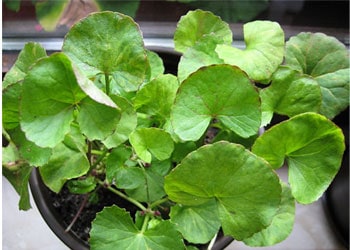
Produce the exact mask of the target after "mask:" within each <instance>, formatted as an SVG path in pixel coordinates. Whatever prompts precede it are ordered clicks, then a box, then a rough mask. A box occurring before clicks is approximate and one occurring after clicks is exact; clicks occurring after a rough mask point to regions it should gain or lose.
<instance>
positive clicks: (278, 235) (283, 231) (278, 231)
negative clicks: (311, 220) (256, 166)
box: [243, 183, 295, 247]
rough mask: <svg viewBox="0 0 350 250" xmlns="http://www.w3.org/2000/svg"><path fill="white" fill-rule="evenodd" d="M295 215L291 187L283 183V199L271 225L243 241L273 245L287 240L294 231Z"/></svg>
mask: <svg viewBox="0 0 350 250" xmlns="http://www.w3.org/2000/svg"><path fill="white" fill-rule="evenodd" d="M294 217H295V200H294V198H293V196H292V194H291V191H290V188H289V187H288V186H287V185H286V184H284V183H282V199H281V204H280V207H279V209H278V211H277V214H276V216H275V217H274V218H273V220H272V223H271V225H269V226H268V227H267V228H265V229H263V230H262V231H260V232H258V233H255V234H253V236H251V237H249V238H246V239H244V240H243V242H244V243H245V244H246V245H248V246H252V247H257V246H271V245H274V244H277V243H279V242H281V241H283V240H285V239H286V238H287V237H288V236H289V234H290V233H291V232H292V229H293V225H294Z"/></svg>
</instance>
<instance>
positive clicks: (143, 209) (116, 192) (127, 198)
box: [97, 179, 147, 211]
mask: <svg viewBox="0 0 350 250" xmlns="http://www.w3.org/2000/svg"><path fill="white" fill-rule="evenodd" d="M97 182H98V183H99V184H100V185H101V186H103V187H105V188H107V189H108V190H109V191H111V192H112V193H115V194H116V195H118V196H119V197H121V198H123V199H125V200H127V201H129V202H130V203H132V204H134V205H135V206H137V207H138V208H140V209H141V210H142V211H146V210H147V208H146V207H145V206H144V205H142V204H141V203H140V202H138V201H137V200H134V199H133V198H131V197H129V196H127V195H125V194H124V193H123V192H121V191H119V190H118V189H116V188H113V187H112V186H110V185H108V186H107V187H106V186H105V183H104V182H103V181H101V180H99V179H97Z"/></svg>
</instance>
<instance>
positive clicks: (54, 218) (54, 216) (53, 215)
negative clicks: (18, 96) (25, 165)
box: [29, 169, 233, 250]
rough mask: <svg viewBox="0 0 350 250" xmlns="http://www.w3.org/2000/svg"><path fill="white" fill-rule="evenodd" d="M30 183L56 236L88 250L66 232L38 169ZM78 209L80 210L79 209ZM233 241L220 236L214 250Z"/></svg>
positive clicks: (45, 218) (38, 204) (76, 246)
mask: <svg viewBox="0 0 350 250" xmlns="http://www.w3.org/2000/svg"><path fill="white" fill-rule="evenodd" d="M29 183H30V189H31V192H32V195H33V198H34V201H35V204H36V206H37V207H38V209H39V212H40V214H41V215H42V217H43V218H44V220H45V222H46V223H47V225H48V226H49V227H50V229H51V230H52V231H53V232H54V233H55V234H56V236H57V237H58V238H59V239H60V240H61V241H62V242H63V243H64V244H66V245H67V246H68V247H69V248H70V249H72V250H88V249H89V245H88V243H87V242H86V241H84V240H82V239H80V238H79V237H78V236H77V235H76V234H75V233H74V231H69V232H65V229H66V227H67V225H65V223H64V222H63V221H62V215H61V214H60V213H58V211H57V210H56V208H55V207H54V205H53V198H52V192H51V191H50V190H49V189H48V188H47V187H46V186H45V184H44V183H43V182H42V179H41V177H40V173H39V171H38V170H37V169H33V171H32V174H31V176H30V180H29ZM76 209H77V210H78V208H76ZM232 241H233V239H232V238H231V237H226V236H222V235H219V236H218V238H217V240H216V242H215V244H214V246H213V248H212V250H220V249H224V248H225V247H227V246H228V245H229V244H230V243H231V242H232ZM199 248H200V249H203V250H204V249H207V248H206V246H199Z"/></svg>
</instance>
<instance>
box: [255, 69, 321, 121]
mask: <svg viewBox="0 0 350 250" xmlns="http://www.w3.org/2000/svg"><path fill="white" fill-rule="evenodd" d="M260 98H261V102H262V104H261V109H262V113H263V122H262V126H265V125H267V124H268V123H269V122H270V120H271V118H272V115H273V113H274V112H276V113H278V114H281V115H287V116H289V117H291V116H294V115H297V114H301V113H304V112H318V111H319V110H320V106H321V100H322V97H321V89H320V86H319V85H318V84H317V82H316V81H315V80H314V79H312V78H311V77H308V76H305V75H301V74H300V73H298V72H297V71H295V70H291V69H290V68H286V67H280V68H279V69H278V70H277V71H276V72H275V73H274V74H273V76H272V83H271V85H270V86H269V87H267V88H264V89H263V90H261V92H260Z"/></svg>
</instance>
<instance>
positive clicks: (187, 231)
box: [170, 200, 221, 244]
mask: <svg viewBox="0 0 350 250" xmlns="http://www.w3.org/2000/svg"><path fill="white" fill-rule="evenodd" d="M170 218H171V221H172V222H173V223H175V224H176V225H177V228H178V230H179V231H180V232H181V233H182V235H183V236H184V238H185V239H186V240H187V241H189V242H191V243H202V244H204V243H207V242H208V241H210V240H211V239H212V238H213V237H214V235H215V234H216V233H217V232H218V231H219V228H220V225H221V223H220V220H219V218H218V211H217V207H216V202H215V200H212V201H209V202H208V203H204V204H201V205H199V206H182V205H175V206H173V207H171V211H170Z"/></svg>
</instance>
